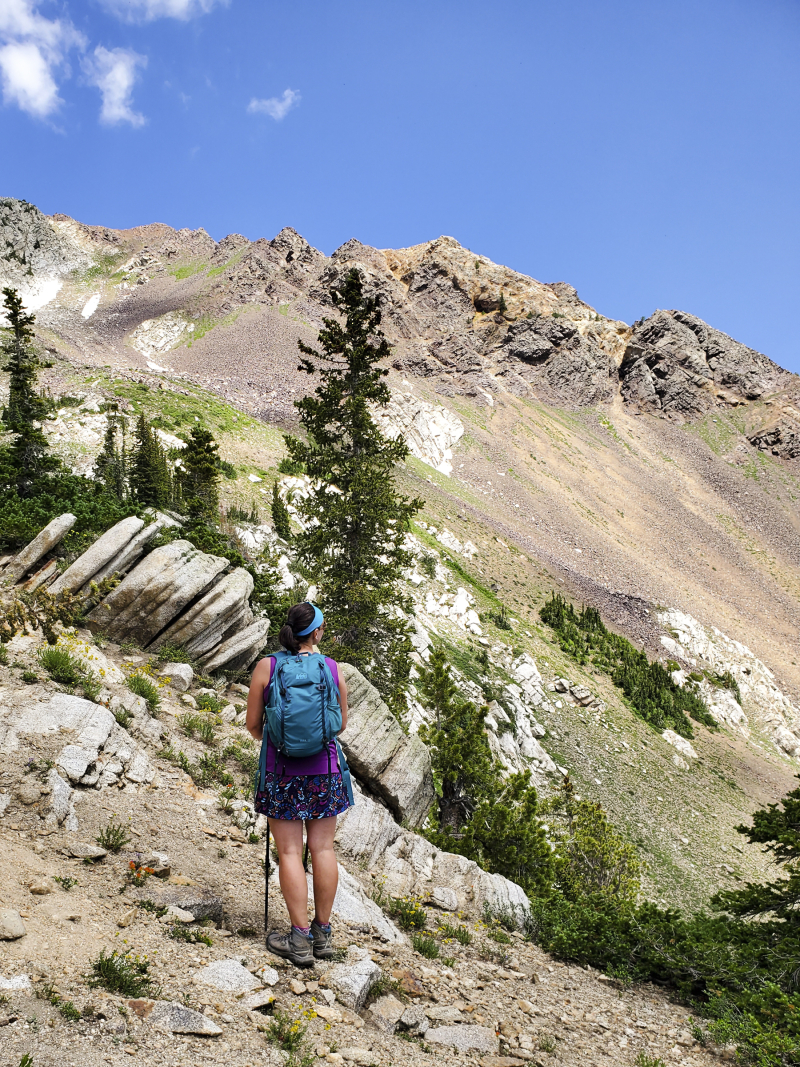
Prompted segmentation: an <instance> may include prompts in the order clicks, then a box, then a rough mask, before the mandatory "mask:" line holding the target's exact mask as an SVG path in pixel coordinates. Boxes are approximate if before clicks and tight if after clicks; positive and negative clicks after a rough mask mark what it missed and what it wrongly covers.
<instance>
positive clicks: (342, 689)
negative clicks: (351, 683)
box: [339, 672, 347, 733]
mask: <svg viewBox="0 0 800 1067" xmlns="http://www.w3.org/2000/svg"><path fill="white" fill-rule="evenodd" d="M339 707H340V708H341V709H342V728H341V730H340V731H339V733H344V731H345V730H346V729H347V682H346V681H345V680H344V676H343V675H342V673H341V672H339Z"/></svg>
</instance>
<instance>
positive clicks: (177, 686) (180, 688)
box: [161, 663, 194, 693]
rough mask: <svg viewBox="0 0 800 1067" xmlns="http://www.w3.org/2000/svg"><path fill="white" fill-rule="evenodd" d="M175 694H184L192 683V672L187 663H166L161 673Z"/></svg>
mask: <svg viewBox="0 0 800 1067" xmlns="http://www.w3.org/2000/svg"><path fill="white" fill-rule="evenodd" d="M161 677H162V678H166V679H167V681H168V683H169V685H170V686H171V687H172V688H173V689H174V690H175V692H176V693H185V692H186V690H187V689H188V688H189V686H190V685H191V684H192V682H193V681H194V671H193V670H192V668H191V667H190V666H189V664H188V663H167V664H165V666H164V669H163V670H162V671H161Z"/></svg>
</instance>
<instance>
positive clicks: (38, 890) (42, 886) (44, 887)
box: [28, 880, 53, 897]
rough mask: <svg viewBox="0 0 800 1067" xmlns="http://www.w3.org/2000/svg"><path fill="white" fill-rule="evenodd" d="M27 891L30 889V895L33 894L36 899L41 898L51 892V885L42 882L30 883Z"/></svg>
mask: <svg viewBox="0 0 800 1067" xmlns="http://www.w3.org/2000/svg"><path fill="white" fill-rule="evenodd" d="M28 889H30V891H31V893H33V894H34V895H35V896H37V897H43V896H46V895H47V894H48V893H52V892H53V887H52V885H50V883H49V882H45V881H44V880H42V881H38V882H31V884H30V885H29V886H28Z"/></svg>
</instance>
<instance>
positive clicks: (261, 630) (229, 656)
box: [202, 619, 269, 673]
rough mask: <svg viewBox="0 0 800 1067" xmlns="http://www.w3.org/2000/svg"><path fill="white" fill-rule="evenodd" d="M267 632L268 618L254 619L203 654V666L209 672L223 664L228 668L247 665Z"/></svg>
mask: <svg viewBox="0 0 800 1067" xmlns="http://www.w3.org/2000/svg"><path fill="white" fill-rule="evenodd" d="M268 633H269V619H256V620H255V622H252V623H250V625H249V626H247V627H246V628H245V629H244V630H240V631H239V632H238V633H236V634H234V635H233V637H229V638H228V640H227V641H223V642H222V644H221V645H218V646H217V647H216V648H215V649H214V651H213V652H211V653H210V654H209V655H207V656H205V657H204V658H203V660H202V663H203V666H204V667H205V669H206V670H207V671H208V672H209V673H211V671H216V670H219V668H220V667H223V666H224V667H227V668H228V669H229V670H241V669H243V668H244V667H247V666H248V664H250V663H252V662H253V660H254V659H255V658H256V656H257V655H258V653H259V652H260V651H261V649H262V648H263V647H264V642H265V641H266V639H267V634H268Z"/></svg>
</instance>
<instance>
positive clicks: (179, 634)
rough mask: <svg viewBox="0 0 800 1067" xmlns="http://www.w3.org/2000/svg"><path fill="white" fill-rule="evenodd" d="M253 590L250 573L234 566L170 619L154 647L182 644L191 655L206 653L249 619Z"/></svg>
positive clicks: (250, 616) (196, 655) (197, 655)
mask: <svg viewBox="0 0 800 1067" xmlns="http://www.w3.org/2000/svg"><path fill="white" fill-rule="evenodd" d="M252 592H253V579H252V576H251V575H250V574H249V573H248V572H247V571H246V570H245V569H244V568H243V567H237V568H236V570H234V571H231V573H230V574H226V575H225V577H224V578H222V579H221V580H220V581H219V582H217V583H216V585H214V586H213V587H212V588H211V589H209V591H208V592H207V593H206V594H205V595H204V596H202V597H201V598H200V600H198V601H197V603H196V604H193V605H192V606H191V607H190V608H189V609H188V610H187V611H185V612H184V613H183V615H181V616H180V618H179V619H177V620H176V621H175V622H174V623H172V625H171V626H169V627H168V628H167V629H166V630H165V631H164V632H163V633H162V634H161V636H160V637H159V638H158V640H157V641H156V642H155V643H154V647H155V648H160V647H161V645H162V644H174V645H182V646H185V648H186V651H187V652H188V653H189V654H190V655H191V656H194V657H199V656H202V655H205V654H206V653H208V652H210V651H211V650H212V649H214V648H215V647H216V646H217V645H218V644H219V643H220V642H221V641H222V640H224V639H225V638H226V637H227V636H228V635H229V633H230V632H235V631H236V630H237V629H238V628H239V627H240V626H241V624H242V622H243V621H246V622H249V621H250V620H251V619H252V612H251V611H250V602H249V601H250V594H251V593H252Z"/></svg>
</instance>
